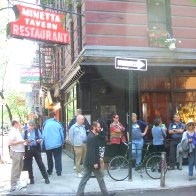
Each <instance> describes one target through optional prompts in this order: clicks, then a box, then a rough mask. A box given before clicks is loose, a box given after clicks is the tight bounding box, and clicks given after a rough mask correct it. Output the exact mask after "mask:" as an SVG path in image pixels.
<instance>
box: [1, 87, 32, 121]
mask: <svg viewBox="0 0 196 196" xmlns="http://www.w3.org/2000/svg"><path fill="white" fill-rule="evenodd" d="M24 96H25V95H24V93H19V92H16V91H10V92H8V93H6V94H5V100H6V103H7V104H8V105H9V107H10V110H11V113H12V116H13V119H20V120H21V122H22V123H24V122H26V121H27V115H28V108H27V107H26V106H25V97H24ZM4 116H5V121H6V120H7V121H8V120H9V117H8V114H7V111H6V109H5V111H4Z"/></svg>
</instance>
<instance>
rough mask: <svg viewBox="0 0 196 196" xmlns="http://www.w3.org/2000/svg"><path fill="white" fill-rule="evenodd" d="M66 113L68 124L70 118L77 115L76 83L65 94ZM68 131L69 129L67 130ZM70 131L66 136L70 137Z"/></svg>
mask: <svg viewBox="0 0 196 196" xmlns="http://www.w3.org/2000/svg"><path fill="white" fill-rule="evenodd" d="M65 103H66V104H65V114H66V119H65V121H66V125H67V126H68V124H69V122H70V120H71V119H72V118H73V117H74V116H75V111H76V109H77V88H76V85H75V86H74V87H72V88H71V89H70V90H69V91H68V92H67V93H66V95H65ZM66 131H68V130H66ZM68 135H69V134H68V132H67V134H66V136H67V137H68ZM67 139H68V138H67Z"/></svg>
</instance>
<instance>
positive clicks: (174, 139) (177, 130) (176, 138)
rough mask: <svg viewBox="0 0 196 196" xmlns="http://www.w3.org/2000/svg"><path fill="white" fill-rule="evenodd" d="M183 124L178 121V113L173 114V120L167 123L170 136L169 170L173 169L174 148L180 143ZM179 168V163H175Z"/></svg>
mask: <svg viewBox="0 0 196 196" xmlns="http://www.w3.org/2000/svg"><path fill="white" fill-rule="evenodd" d="M184 129H185V125H184V124H183V123H182V122H181V121H180V116H179V114H174V116H173V122H171V123H170V124H169V134H170V136H171V141H170V152H169V165H170V170H174V169H175V165H176V149H177V145H178V144H179V143H180V141H181V139H182V134H183V132H184ZM177 168H178V169H179V165H177Z"/></svg>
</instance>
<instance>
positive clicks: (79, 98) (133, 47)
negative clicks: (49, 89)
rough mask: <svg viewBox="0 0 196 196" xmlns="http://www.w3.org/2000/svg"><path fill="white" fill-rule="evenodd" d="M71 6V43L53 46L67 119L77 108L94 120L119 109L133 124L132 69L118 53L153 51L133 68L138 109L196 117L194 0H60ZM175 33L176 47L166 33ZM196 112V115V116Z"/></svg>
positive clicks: (149, 116) (143, 113)
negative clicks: (120, 62) (118, 62)
mask: <svg viewBox="0 0 196 196" xmlns="http://www.w3.org/2000/svg"><path fill="white" fill-rule="evenodd" d="M55 7H57V8H63V9H67V10H69V11H74V12H75V13H77V14H74V13H73V14H71V13H70V14H67V16H66V28H67V30H69V32H70V45H67V46H65V47H64V46H54V47H55V65H57V66H58V70H59V72H60V73H59V74H58V78H57V80H58V82H57V83H56V85H55V87H54V92H55V93H54V96H56V97H60V98H61V107H62V109H61V114H62V120H63V121H64V123H65V124H67V123H68V122H69V120H70V119H71V118H72V117H73V115H74V111H75V109H76V108H82V110H83V113H84V114H85V115H87V117H88V118H89V119H90V120H96V119H97V117H98V116H100V115H101V116H102V117H104V118H105V119H106V121H107V123H108V125H109V123H110V121H111V114H112V113H114V112H117V113H118V114H119V116H120V121H121V122H122V123H123V124H124V125H126V124H127V122H126V121H127V114H128V81H129V80H128V78H129V74H128V71H124V70H116V69H115V63H114V62H115V61H114V59H115V57H116V56H121V57H131V58H139V59H147V61H148V69H147V71H145V72H138V71H135V72H134V73H133V86H132V91H131V94H132V97H133V102H134V107H133V111H134V112H136V113H138V116H139V118H141V119H143V120H146V121H148V122H149V123H152V121H153V119H154V118H155V117H156V116H161V117H162V120H163V122H165V123H166V124H167V125H168V123H169V121H170V120H171V115H172V113H174V112H179V114H180V115H181V118H182V120H183V121H185V122H186V120H187V119H188V118H196V6H195V4H194V3H193V2H192V1H191V0H190V1H187V0H120V1H118V0H101V1H100V0H81V1H66V3H65V4H64V3H62V1H58V0H56V1H55ZM172 38H174V39H173V41H174V44H175V47H176V48H174V47H173V48H169V45H167V44H166V42H165V40H166V39H169V40H171V39H172ZM195 120H196V119H195Z"/></svg>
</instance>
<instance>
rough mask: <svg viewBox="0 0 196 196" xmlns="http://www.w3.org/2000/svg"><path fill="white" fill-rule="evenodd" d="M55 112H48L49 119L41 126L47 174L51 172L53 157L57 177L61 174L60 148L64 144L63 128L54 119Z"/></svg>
mask: <svg viewBox="0 0 196 196" xmlns="http://www.w3.org/2000/svg"><path fill="white" fill-rule="evenodd" d="M55 114H56V113H55V112H54V111H53V112H50V114H49V117H50V118H49V119H48V120H46V121H45V122H44V124H43V131H42V134H43V140H44V145H45V149H46V155H47V162H48V170H47V172H48V174H49V175H51V174H52V172H53V166H54V164H53V157H54V161H55V169H56V173H57V176H61V172H62V146H63V144H64V128H63V126H62V124H61V123H60V122H58V121H57V120H56V119H55Z"/></svg>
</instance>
